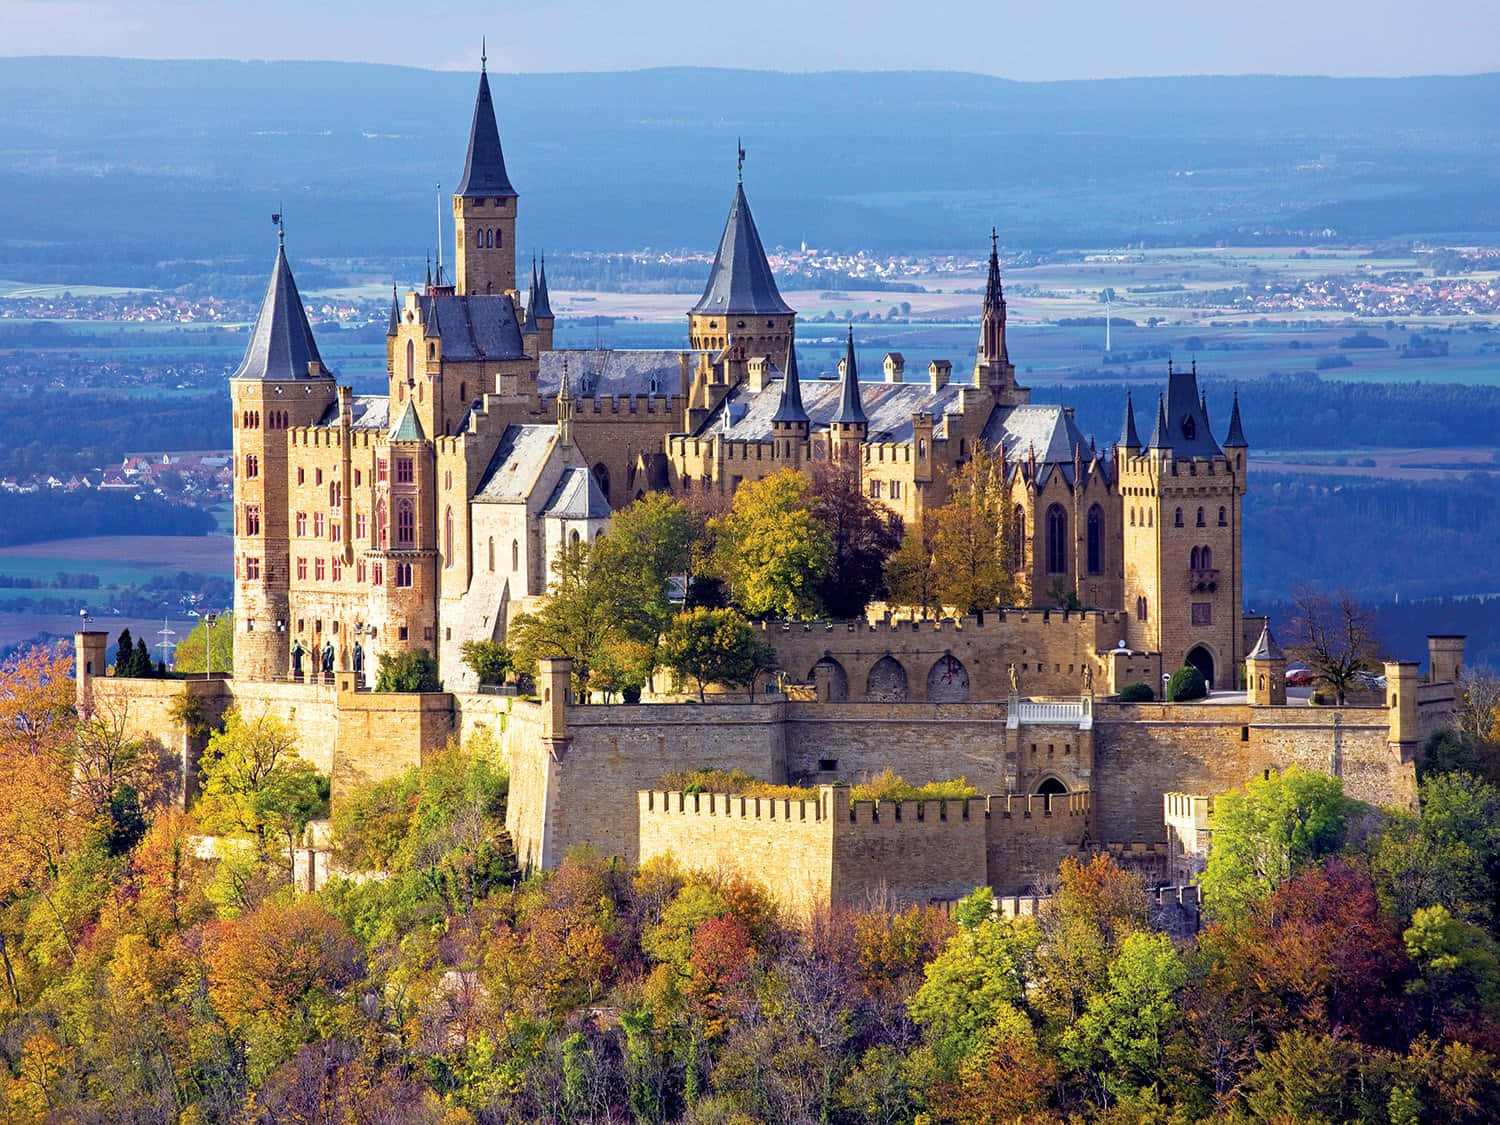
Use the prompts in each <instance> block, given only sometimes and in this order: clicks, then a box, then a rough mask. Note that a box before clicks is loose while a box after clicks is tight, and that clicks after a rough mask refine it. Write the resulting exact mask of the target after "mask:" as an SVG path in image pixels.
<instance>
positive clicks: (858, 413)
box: [829, 324, 869, 425]
mask: <svg viewBox="0 0 1500 1125" xmlns="http://www.w3.org/2000/svg"><path fill="white" fill-rule="evenodd" d="M829 421H830V422H842V423H845V424H846V425H856V424H858V425H868V424H869V419H868V418H866V417H865V408H864V404H863V403H861V402H860V400H859V366H858V364H856V363H855V361H854V325H852V324H851V325H850V326H849V343H848V345H847V346H846V347H845V349H844V372H843V376H842V378H840V380H839V405H838V409H837V410H835V411H834V412H833V417H832V418H830V419H829Z"/></svg>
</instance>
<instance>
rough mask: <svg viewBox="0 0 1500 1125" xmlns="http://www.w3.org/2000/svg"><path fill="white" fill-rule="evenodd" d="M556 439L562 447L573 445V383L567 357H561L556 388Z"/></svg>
mask: <svg viewBox="0 0 1500 1125" xmlns="http://www.w3.org/2000/svg"><path fill="white" fill-rule="evenodd" d="M557 439H558V441H560V442H561V443H562V444H563V445H572V444H573V383H572V380H571V379H569V377H568V357H567V356H563V369H562V382H561V383H560V384H559V385H558V388H557Z"/></svg>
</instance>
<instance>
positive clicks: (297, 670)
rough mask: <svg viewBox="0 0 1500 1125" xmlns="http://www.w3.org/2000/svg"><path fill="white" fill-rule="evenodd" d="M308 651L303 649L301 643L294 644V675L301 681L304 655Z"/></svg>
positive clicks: (294, 642)
mask: <svg viewBox="0 0 1500 1125" xmlns="http://www.w3.org/2000/svg"><path fill="white" fill-rule="evenodd" d="M306 651H307V650H306V649H304V648H303V647H302V642H301V641H293V642H292V675H294V676H296V677H298V678H299V679H300V678H301V676H302V654H303V653H304V652H306Z"/></svg>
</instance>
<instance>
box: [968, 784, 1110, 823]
mask: <svg viewBox="0 0 1500 1125" xmlns="http://www.w3.org/2000/svg"><path fill="white" fill-rule="evenodd" d="M986 802H987V811H988V815H989V816H990V818H991V819H995V820H1032V819H1038V818H1045V817H1057V818H1059V819H1061V818H1065V817H1066V818H1078V817H1083V818H1087V817H1088V816H1089V815H1090V814H1091V813H1092V812H1093V811H1094V805H1093V798H1092V795H1091V794H1090V793H1089V792H1088V790H1086V789H1084V790H1079V791H1077V792H1074V793H1054V794H1052V795H1051V796H1047V795H1045V794H1042V793H1010V794H1006V795H1005V796H995V797H988V798H986Z"/></svg>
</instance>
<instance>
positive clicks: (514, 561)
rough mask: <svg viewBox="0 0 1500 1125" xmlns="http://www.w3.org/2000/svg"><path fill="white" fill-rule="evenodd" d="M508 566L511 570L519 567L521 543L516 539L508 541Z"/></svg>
mask: <svg viewBox="0 0 1500 1125" xmlns="http://www.w3.org/2000/svg"><path fill="white" fill-rule="evenodd" d="M510 568H511V570H520V569H521V544H520V541H519V540H516V539H512V540H511V541H510Z"/></svg>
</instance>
